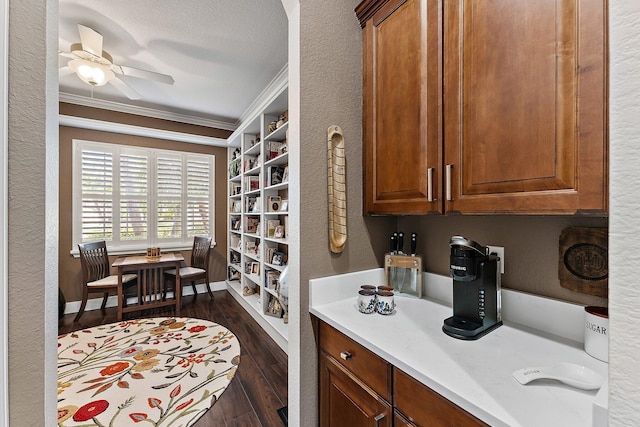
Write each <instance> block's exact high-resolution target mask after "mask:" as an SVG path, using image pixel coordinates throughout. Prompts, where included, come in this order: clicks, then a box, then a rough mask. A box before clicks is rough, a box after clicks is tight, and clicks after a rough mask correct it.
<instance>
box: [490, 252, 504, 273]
mask: <svg viewBox="0 0 640 427" xmlns="http://www.w3.org/2000/svg"><path fill="white" fill-rule="evenodd" d="M488 247H489V253H491V254H496V255H498V256H499V257H500V273H502V274H504V247H502V246H491V245H488Z"/></svg>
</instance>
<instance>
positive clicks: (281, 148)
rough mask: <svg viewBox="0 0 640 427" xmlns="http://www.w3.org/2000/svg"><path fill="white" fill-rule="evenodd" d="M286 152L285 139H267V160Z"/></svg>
mask: <svg viewBox="0 0 640 427" xmlns="http://www.w3.org/2000/svg"><path fill="white" fill-rule="evenodd" d="M286 152H287V143H286V142H285V141H269V148H268V149H267V160H271V159H275V158H276V157H278V156H280V155H281V154H284V153H286Z"/></svg>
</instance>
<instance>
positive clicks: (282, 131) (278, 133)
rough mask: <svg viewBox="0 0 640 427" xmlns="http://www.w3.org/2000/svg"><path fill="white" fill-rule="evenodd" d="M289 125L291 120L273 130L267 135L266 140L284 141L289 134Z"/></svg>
mask: <svg viewBox="0 0 640 427" xmlns="http://www.w3.org/2000/svg"><path fill="white" fill-rule="evenodd" d="M288 127H289V122H286V123H284V124H283V125H282V126H280V127H279V128H278V129H276V130H274V131H273V132H271V133H270V134H269V135H267V136H266V137H265V138H264V140H265V141H283V140H284V139H285V136H286V134H287V128H288Z"/></svg>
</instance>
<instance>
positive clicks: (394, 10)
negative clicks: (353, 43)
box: [356, 0, 442, 214]
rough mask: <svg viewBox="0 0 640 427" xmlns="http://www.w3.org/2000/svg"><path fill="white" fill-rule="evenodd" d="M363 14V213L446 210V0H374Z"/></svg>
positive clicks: (362, 6)
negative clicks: (442, 20)
mask: <svg viewBox="0 0 640 427" xmlns="http://www.w3.org/2000/svg"><path fill="white" fill-rule="evenodd" d="M356 14H357V15H358V17H359V19H360V20H361V24H362V25H363V26H364V31H363V180H364V183H363V185H364V213H365V214H392V213H403V214H423V213H438V212H441V211H442V202H441V196H440V195H439V194H438V193H439V191H438V189H439V188H441V181H440V179H439V175H440V169H441V163H442V125H441V118H442V112H441V98H442V86H441V81H442V80H441V79H442V65H441V64H442V61H441V58H442V55H441V39H442V37H441V33H442V31H441V25H440V19H439V18H440V14H441V2H440V1H427V0H390V1H384V0H383V1H369V0H367V1H364V2H362V3H361V4H360V5H359V6H358V8H357V9H356ZM430 176H431V177H432V180H431V181H430V180H429V177H430ZM439 199H440V200H439Z"/></svg>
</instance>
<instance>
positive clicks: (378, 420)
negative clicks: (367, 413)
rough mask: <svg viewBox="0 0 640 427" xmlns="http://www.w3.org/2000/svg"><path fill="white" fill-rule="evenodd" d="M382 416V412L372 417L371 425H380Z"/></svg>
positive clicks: (376, 426)
mask: <svg viewBox="0 0 640 427" xmlns="http://www.w3.org/2000/svg"><path fill="white" fill-rule="evenodd" d="M383 418H384V413H382V414H378V415H376V416H375V417H373V425H374V426H375V427H378V426H379V425H380V421H382V419H383Z"/></svg>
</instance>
